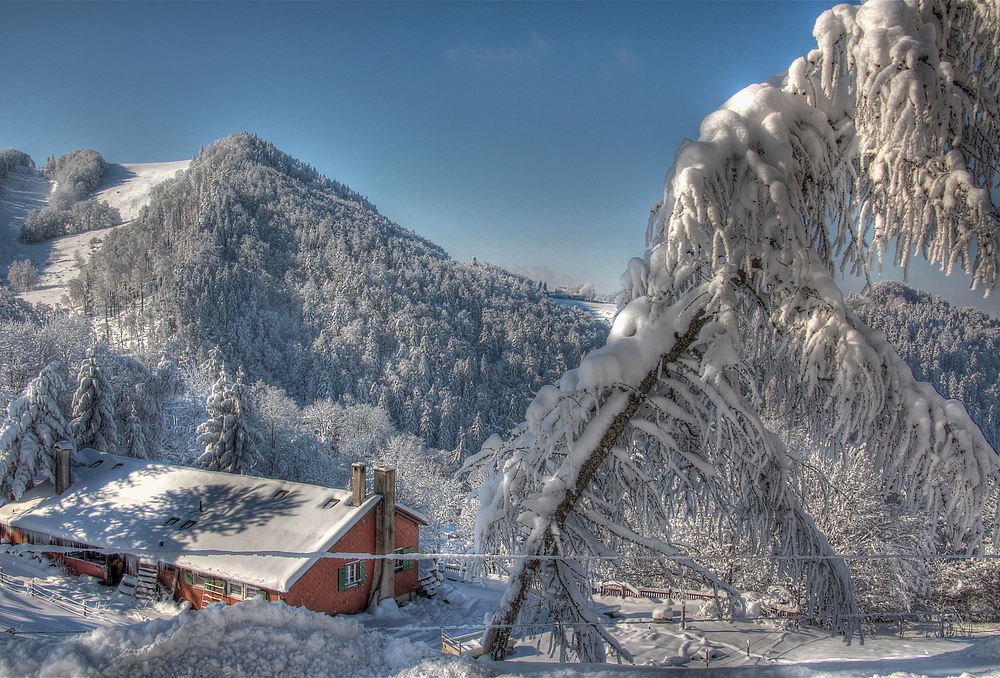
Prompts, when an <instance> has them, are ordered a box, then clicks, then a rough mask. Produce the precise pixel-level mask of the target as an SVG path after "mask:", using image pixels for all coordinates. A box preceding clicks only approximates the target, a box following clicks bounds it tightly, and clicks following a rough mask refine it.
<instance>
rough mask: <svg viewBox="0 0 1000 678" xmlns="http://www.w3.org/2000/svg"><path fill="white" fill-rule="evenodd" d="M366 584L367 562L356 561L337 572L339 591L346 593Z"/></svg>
mask: <svg viewBox="0 0 1000 678" xmlns="http://www.w3.org/2000/svg"><path fill="white" fill-rule="evenodd" d="M364 583H365V562H364V561H363V560H355V561H354V562H353V563H348V564H347V565H344V566H343V567H342V568H340V569H339V570H337V590H338V591H346V590H347V589H353V588H354V587H355V586H361V585H362V584H364Z"/></svg>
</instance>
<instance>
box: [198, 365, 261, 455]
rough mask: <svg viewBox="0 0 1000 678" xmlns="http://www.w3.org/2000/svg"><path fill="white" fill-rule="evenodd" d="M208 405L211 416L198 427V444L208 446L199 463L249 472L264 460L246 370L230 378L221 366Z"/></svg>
mask: <svg viewBox="0 0 1000 678" xmlns="http://www.w3.org/2000/svg"><path fill="white" fill-rule="evenodd" d="M205 407H206V409H207V410H208V414H209V419H208V421H206V422H205V423H203V424H201V425H199V426H198V433H199V434H200V435H199V436H198V443H199V444H201V445H204V446H205V452H204V453H203V454H202V455H201V456H200V457H198V461H197V463H198V465H199V466H201V467H203V468H206V469H208V470H210V471H227V472H229V473H249V472H250V470H251V469H252V468H253V467H254V466H256V465H257V464H259V463H260V461H261V457H260V453H259V452H258V450H257V448H258V447H259V446H260V445H261V444H262V443H263V442H264V436H262V435H261V433H260V431H258V430H257V428H256V427H255V426H254V423H253V420H254V413H253V409H252V406H251V403H250V398H249V394H248V393H247V387H246V385H245V383H244V377H243V370H242V369H241V370H239V372H237V374H236V380H235V381H231V380H230V378H229V375H228V374H227V373H226V369H225V367H222V368H221V370H220V374H219V378H218V379H217V380H216V382H215V384H214V385H213V386H212V392H211V394H209V396H208V399H207V400H206V402H205Z"/></svg>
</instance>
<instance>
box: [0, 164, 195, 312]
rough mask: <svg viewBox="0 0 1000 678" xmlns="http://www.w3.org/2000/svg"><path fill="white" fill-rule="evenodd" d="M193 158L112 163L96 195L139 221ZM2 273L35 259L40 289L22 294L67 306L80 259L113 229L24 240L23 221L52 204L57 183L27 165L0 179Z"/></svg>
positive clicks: (122, 213)
mask: <svg viewBox="0 0 1000 678" xmlns="http://www.w3.org/2000/svg"><path fill="white" fill-rule="evenodd" d="M190 164H191V161H190V160H180V161H176V162H163V163H140V164H125V165H111V166H110V167H109V169H108V171H107V173H106V174H105V176H104V181H103V183H102V185H101V187H100V188H99V189H98V190H97V191H95V192H94V193H92V194H91V195H90V197H91V198H92V199H94V200H97V201H106V202H107V203H108V204H109V205H111V206H112V207H115V208H118V209H119V210H120V212H121V215H122V219H123V221H125V222H127V221H130V220H132V219H134V218H135V217H136V216H137V215H138V214H139V211H140V210H141V209H142V208H143V207H145V206H146V204H148V203H149V198H150V192H151V191H152V189H153V187H154V186H156V185H157V184H160V183H162V182H163V181H166V180H167V179H170V178H172V177H173V176H174V175H175V174H176V173H177V172H179V171H182V170H185V169H187V167H188V165H190ZM0 185H2V187H3V191H2V192H0V233H2V238H0V242H2V244H0V271H2V272H6V270H7V267H8V266H10V264H11V262H13V261H20V260H23V259H30V260H31V262H32V263H33V264H34V266H35V268H37V269H38V274H39V281H38V285H37V286H36V287H35V289H33V290H31V291H30V292H26V293H24V294H22V295H21V297H22V298H23V299H24V300H26V301H30V302H32V303H43V304H49V305H56V304H65V303H66V299H65V297H66V294H67V291H68V290H67V284H68V283H69V281H70V280H72V279H73V278H75V277H76V275H77V262H78V260H80V259H82V260H83V261H86V260H87V259H89V258H90V255H91V254H93V253H94V252H95V251H96V250H97V249H99V248H100V246H101V244H102V243H103V241H104V237H105V236H106V235H107V232H108V230H110V229H100V230H96V231H89V232H86V233H78V234H75V235H70V236H64V237H61V238H55V239H54V240H47V241H44V242H40V243H35V244H32V245H25V244H23V243H21V242H19V241H18V235H19V234H20V230H21V224H22V223H24V219H25V217H27V215H28V213H29V212H33V211H34V212H37V211H39V210H42V209H44V208H45V207H46V206H47V205H48V199H49V195H50V194H51V193H52V189H53V183H52V182H51V181H49V180H48V179H46V178H45V177H43V176H41V174H38V173H37V172H33V171H28V170H26V169H22V170H19V171H17V172H12V173H11V174H10V176H8V177H7V178H5V179H0Z"/></svg>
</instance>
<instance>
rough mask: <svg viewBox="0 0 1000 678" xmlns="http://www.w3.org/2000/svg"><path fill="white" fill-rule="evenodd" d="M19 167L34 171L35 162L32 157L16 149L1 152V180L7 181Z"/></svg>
mask: <svg viewBox="0 0 1000 678" xmlns="http://www.w3.org/2000/svg"><path fill="white" fill-rule="evenodd" d="M18 166H24V167H27V168H29V169H34V167H35V161H34V160H32V159H31V156H30V155H28V154H27V153H25V152H24V151H19V150H17V149H16V148H5V149H4V150H2V151H0V179H5V178H6V177H7V176H8V175H10V173H11V172H13V171H14V170H15V169H17V168H18Z"/></svg>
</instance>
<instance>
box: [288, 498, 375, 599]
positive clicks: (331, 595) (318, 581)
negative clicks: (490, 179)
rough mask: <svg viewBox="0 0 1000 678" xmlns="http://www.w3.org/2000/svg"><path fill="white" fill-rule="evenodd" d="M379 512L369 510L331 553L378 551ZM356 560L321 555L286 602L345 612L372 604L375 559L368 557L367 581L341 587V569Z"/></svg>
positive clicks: (295, 586)
mask: <svg viewBox="0 0 1000 678" xmlns="http://www.w3.org/2000/svg"><path fill="white" fill-rule="evenodd" d="M375 513H376V512H375V511H369V512H368V515H366V516H365V517H364V518H362V519H361V520H360V521H358V523H357V524H356V525H355V526H354V528H353V529H352V530H351V531H350V532H348V533H347V534H346V535H344V537H343V538H342V539H341V540H340V541H338V542H337V543H336V544H334V545H333V547H332V548H331V549H330V551H329V552H330V553H374V552H375ZM350 562H354V561H353V559H352V560H344V559H341V558H321V559H320V560H319V561H318V562H317V563H316V564H314V565H313V566H312V567H311V568H309V570H308V571H307V572H306V573H305V574H304V575H302V577H301V578H300V579H299V580H298V581H297V582H295V584H293V585H292V590H291V591H289V592H288V593H287V594H285V596H284V600H285V602H287V603H288V604H289V605H294V606H296V607H305V608H306V609H309V610H312V611H313V612H325V613H326V614H344V613H348V612H361V611H362V610H364V609H365V608H367V607H368V598H369V596H370V595H371V590H372V581H373V577H372V573H373V572H374V564H375V561H374V560H365V561H364V562H365V580H364V582H363V583H362V584H361V585H360V586H355V587H354V588H351V589H347V590H346V591H338V590H337V584H338V579H337V571H338V570H339V569H340V568H341V567H343V566H344V565H346V564H347V563H350Z"/></svg>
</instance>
